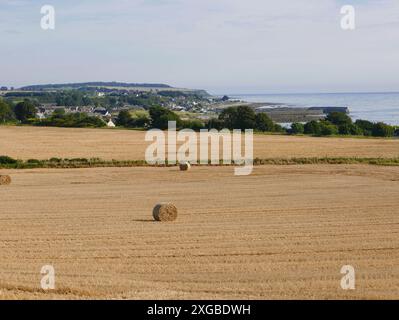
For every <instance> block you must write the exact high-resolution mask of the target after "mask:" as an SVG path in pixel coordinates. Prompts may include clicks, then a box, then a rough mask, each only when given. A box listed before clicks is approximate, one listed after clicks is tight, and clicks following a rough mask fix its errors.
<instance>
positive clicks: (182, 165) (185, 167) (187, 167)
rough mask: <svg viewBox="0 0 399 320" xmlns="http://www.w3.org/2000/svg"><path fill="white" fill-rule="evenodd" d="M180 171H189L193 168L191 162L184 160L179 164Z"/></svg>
mask: <svg viewBox="0 0 399 320" xmlns="http://www.w3.org/2000/svg"><path fill="white" fill-rule="evenodd" d="M179 168H180V171H188V170H190V169H191V164H190V162H184V163H180V164H179Z"/></svg>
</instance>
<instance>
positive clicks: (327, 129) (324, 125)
mask: <svg viewBox="0 0 399 320" xmlns="http://www.w3.org/2000/svg"><path fill="white" fill-rule="evenodd" d="M334 134H338V127H337V126H336V125H334V124H332V123H330V122H329V121H322V122H320V135H322V136H331V135H334Z"/></svg>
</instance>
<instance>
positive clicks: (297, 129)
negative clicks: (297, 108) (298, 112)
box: [290, 122, 305, 134]
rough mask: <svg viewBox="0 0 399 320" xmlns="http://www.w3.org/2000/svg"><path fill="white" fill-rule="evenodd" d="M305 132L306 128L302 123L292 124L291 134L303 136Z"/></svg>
mask: <svg viewBox="0 0 399 320" xmlns="http://www.w3.org/2000/svg"><path fill="white" fill-rule="evenodd" d="M304 132H305V126H304V125H303V124H302V123H299V122H294V123H293V124H291V130H290V133H291V134H303V133H304Z"/></svg>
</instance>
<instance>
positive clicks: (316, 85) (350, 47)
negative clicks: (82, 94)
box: [0, 0, 399, 93]
mask: <svg viewBox="0 0 399 320" xmlns="http://www.w3.org/2000/svg"><path fill="white" fill-rule="evenodd" d="M45 4H50V5H53V6H54V7H55V10H56V28H55V30H50V31H44V30H42V29H41V28H40V19H41V17H42V15H41V14H40V8H41V6H42V5H45ZM344 4H352V5H354V6H355V8H356V30H354V31H344V30H342V29H341V27H340V20H341V17H342V15H341V14H340V8H341V6H342V5H344ZM0 39H1V40H0V41H1V45H0V58H1V59H0V85H9V86H21V85H27V84H38V83H61V82H81V81H125V82H157V83H167V84H170V85H173V86H179V87H190V88H204V89H207V90H209V91H211V92H218V93H224V92H225V93H233V92H236V93H254V92H260V93H274V92H340V91H399V1H398V0H374V1H371V0H370V1H368V0H362V1H360V0H357V1H355V0H352V1H350V0H347V1H342V0H339V1H338V0H275V1H270V0H245V1H244V0H112V1H111V0H79V1H78V0H62V1H61V0H43V1H40V0H30V1H24V0H0Z"/></svg>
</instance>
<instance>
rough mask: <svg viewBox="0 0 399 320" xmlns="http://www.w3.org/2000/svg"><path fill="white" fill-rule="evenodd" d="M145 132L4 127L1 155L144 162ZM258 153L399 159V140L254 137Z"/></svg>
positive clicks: (0, 131)
mask: <svg viewBox="0 0 399 320" xmlns="http://www.w3.org/2000/svg"><path fill="white" fill-rule="evenodd" d="M149 144H150V143H149V142H146V141H145V132H143V131H133V130H119V129H70V128H41V127H15V126H13V127H5V126H0V155H7V156H10V157H14V158H18V159H23V160H27V159H32V158H33V159H39V160H44V159H49V158H52V157H57V158H92V157H98V158H101V159H104V160H112V159H116V160H143V159H144V154H145V150H146V148H147V146H148V145H149ZM254 156H255V157H258V158H262V159H265V158H292V157H326V156H328V157H374V158H377V157H398V156H399V139H392V140H387V139H360V138H355V139H353V138H312V137H295V136H281V135H278V136H270V135H255V136H254Z"/></svg>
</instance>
